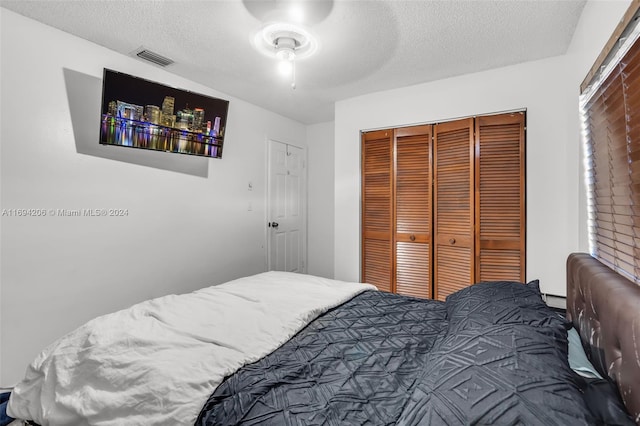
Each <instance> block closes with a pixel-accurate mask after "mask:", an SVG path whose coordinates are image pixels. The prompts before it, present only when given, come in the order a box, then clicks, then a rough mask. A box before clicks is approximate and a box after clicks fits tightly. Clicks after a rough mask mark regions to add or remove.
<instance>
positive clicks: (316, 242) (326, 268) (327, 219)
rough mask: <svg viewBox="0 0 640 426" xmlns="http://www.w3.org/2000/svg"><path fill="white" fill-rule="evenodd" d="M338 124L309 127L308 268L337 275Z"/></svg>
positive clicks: (314, 273) (312, 270) (319, 272)
mask: <svg viewBox="0 0 640 426" xmlns="http://www.w3.org/2000/svg"><path fill="white" fill-rule="evenodd" d="M333 132H334V123H333V122H327V123H320V124H314V125H310V126H308V127H307V149H308V151H309V153H308V158H309V168H308V177H309V180H308V189H309V199H308V204H309V209H308V212H309V218H308V219H309V226H308V228H309V232H308V247H309V250H308V259H309V265H308V269H307V271H308V272H309V273H310V274H312V275H319V276H322V277H327V278H333V229H334V224H333V204H334V192H333V189H334V183H333V176H334V167H333V165H334V141H333V138H334V134H333Z"/></svg>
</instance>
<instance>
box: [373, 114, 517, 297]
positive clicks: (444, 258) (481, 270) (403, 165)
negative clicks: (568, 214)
mask: <svg viewBox="0 0 640 426" xmlns="http://www.w3.org/2000/svg"><path fill="white" fill-rule="evenodd" d="M524 131H525V115H524V112H517V113H507V114H500V115H490V116H481V117H475V118H466V119H462V120H455V121H449V122H443V123H437V124H432V125H431V124H430V125H421V126H412V127H400V128H395V129H386V130H377V131H371V132H363V133H362V151H361V152H362V164H361V170H362V176H361V183H362V194H361V197H362V210H361V211H362V217H361V224H362V235H361V243H362V246H361V256H362V258H361V265H362V281H364V282H368V283H371V284H375V285H376V286H377V287H378V288H379V289H380V290H384V291H390V292H395V293H399V294H404V295H410V296H417V297H423V298H434V299H439V300H444V299H445V298H446V296H447V295H449V294H451V293H453V292H454V291H457V290H459V289H461V288H464V287H466V286H469V285H470V284H473V283H474V282H479V281H493V280H513V281H523V280H524V278H525V149H524V143H525V134H524Z"/></svg>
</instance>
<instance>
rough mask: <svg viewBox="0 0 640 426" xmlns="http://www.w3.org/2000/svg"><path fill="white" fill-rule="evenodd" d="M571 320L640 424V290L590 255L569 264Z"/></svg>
mask: <svg viewBox="0 0 640 426" xmlns="http://www.w3.org/2000/svg"><path fill="white" fill-rule="evenodd" d="M567 319H569V320H570V321H571V322H573V326H574V327H575V328H576V329H577V330H578V331H579V333H580V337H581V338H582V344H583V346H584V347H585V352H587V356H588V357H589V359H590V360H591V362H592V363H593V365H594V366H595V367H596V368H597V369H598V370H599V371H600V373H601V374H603V377H604V376H605V375H608V376H609V377H610V378H611V379H612V380H613V381H614V382H615V383H616V384H617V386H618V390H619V391H620V395H621V396H622V400H623V401H624V404H625V405H626V407H627V410H628V411H629V413H630V414H631V415H632V416H633V418H634V420H635V421H636V423H638V424H640V286H638V285H637V284H634V283H632V282H631V281H629V280H628V279H627V278H625V277H623V276H622V275H620V274H618V273H617V272H615V271H613V270H612V269H610V268H608V267H607V266H605V265H604V264H602V263H600V261H598V260H597V259H595V258H593V257H591V256H590V255H588V254H585V253H573V254H571V255H569V258H568V259H567Z"/></svg>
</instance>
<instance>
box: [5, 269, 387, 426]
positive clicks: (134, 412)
mask: <svg viewBox="0 0 640 426" xmlns="http://www.w3.org/2000/svg"><path fill="white" fill-rule="evenodd" d="M368 289H374V287H373V286H371V285H368V284H358V283H346V282H341V281H334V280H328V279H324V278H318V277H313V276H309V275H301V274H292V273H286V272H267V273H264V274H259V275H255V276H252V277H247V278H241V279H239V280H235V281H231V282H228V283H226V284H222V285H218V286H213V287H208V288H205V289H202V290H198V291H195V292H193V293H189V294H184V295H178V296H176V295H170V296H165V297H161V298H158V299H154V300H149V301H146V302H143V303H140V304H137V305H135V306H132V307H131V308H129V309H125V310H122V311H119V312H115V313H113V314H109V315H105V316H102V317H99V318H96V319H94V320H92V321H90V322H88V323H87V324H85V325H83V326H82V327H80V328H78V329H77V330H75V331H73V332H71V333H69V334H67V335H66V336H64V337H62V338H61V339H59V340H58V341H56V342H55V343H53V344H52V345H50V346H49V347H48V348H46V349H45V350H44V351H43V352H42V353H41V354H40V355H39V356H38V357H37V358H36V359H35V361H33V363H32V364H31V365H30V366H29V368H28V370H27V373H26V377H25V379H24V380H23V381H22V382H21V383H19V384H18V385H17V386H16V388H15V389H14V391H13V393H12V394H11V399H10V401H9V405H8V410H7V411H8V414H9V415H10V416H12V417H15V418H18V419H31V420H35V421H36V422H38V423H40V424H41V425H43V426H46V425H82V424H100V425H123V424H126V425H152V424H153V425H157V424H162V425H181V424H190V425H192V424H194V422H195V420H196V417H197V415H198V414H199V412H200V410H201V408H202V406H203V405H204V403H205V402H206V400H207V398H208V397H209V395H210V394H211V393H212V392H213V390H214V389H215V388H216V387H217V386H218V385H219V384H220V383H221V382H222V380H223V379H224V378H225V376H227V375H229V374H231V373H233V372H234V371H236V370H237V369H239V368H240V367H242V366H243V365H245V364H248V363H251V362H254V361H257V360H259V359H260V358H262V357H264V356H265V355H267V354H269V353H271V352H272V351H274V350H275V349H277V348H278V347H279V346H280V345H282V344H283V343H284V342H286V341H287V340H288V339H290V338H291V337H292V336H293V335H294V334H296V333H297V332H298V331H300V330H301V329H302V328H303V327H304V326H305V325H306V324H308V323H309V322H310V321H312V320H313V319H314V318H316V317H317V316H318V315H320V314H321V313H323V312H325V311H327V310H328V309H330V308H332V307H335V306H337V305H339V304H341V303H343V302H345V301H347V300H349V299H350V298H351V297H353V296H354V295H356V294H358V293H360V292H362V291H364V290H368Z"/></svg>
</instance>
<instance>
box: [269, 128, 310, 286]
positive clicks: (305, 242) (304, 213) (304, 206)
mask: <svg viewBox="0 0 640 426" xmlns="http://www.w3.org/2000/svg"><path fill="white" fill-rule="evenodd" d="M272 142H276V143H281V144H283V145H287V146H293V147H295V148H298V149H300V150H302V173H301V177H302V183H301V186H302V194H303V198H304V199H303V200H302V201H301V203H300V205H301V207H302V225H301V226H300V229H301V230H302V232H303V241H302V244H301V248H302V253H301V254H300V258H301V259H302V273H304V274H306V273H307V271H308V264H309V262H308V259H307V252H308V250H307V245H308V243H309V242H308V240H309V239H308V235H309V232H308V228H307V227H308V218H307V207H308V206H307V204H308V202H309V194H308V191H307V190H308V188H307V182H308V167H307V164H308V163H309V162H308V159H307V148H306V146H303V145H300V144H297V143H289V142H283V141H282V140H280V139H275V138H270V137H267V138H266V139H265V153H266V155H265V162H266V166H265V179H264V181H265V182H266V189H265V191H264V193H265V195H264V197H265V204H264V205H265V207H266V208H265V212H264V220H263V224H264V238H265V241H266V243H265V244H264V247H265V257H264V258H265V270H267V271H270V270H271V269H270V268H271V244H272V241H271V232H269V227H268V226H267V224H268V223H269V222H270V221H271V217H270V215H271V143H272Z"/></svg>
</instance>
